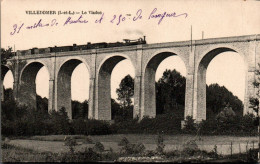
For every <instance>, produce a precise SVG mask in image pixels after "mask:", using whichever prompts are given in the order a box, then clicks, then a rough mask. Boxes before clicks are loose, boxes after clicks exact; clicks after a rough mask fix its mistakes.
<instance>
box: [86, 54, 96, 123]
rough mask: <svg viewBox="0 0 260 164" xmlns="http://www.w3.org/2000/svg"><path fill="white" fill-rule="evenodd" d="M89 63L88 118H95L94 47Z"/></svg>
mask: <svg viewBox="0 0 260 164" xmlns="http://www.w3.org/2000/svg"><path fill="white" fill-rule="evenodd" d="M91 51H92V54H91V65H90V70H89V75H90V78H89V100H88V119H97V116H96V114H97V113H96V112H97V109H96V103H97V102H96V101H97V99H96V87H97V86H96V85H97V83H96V59H97V52H96V50H95V49H93V50H91Z"/></svg>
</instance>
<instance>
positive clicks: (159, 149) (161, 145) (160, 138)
mask: <svg viewBox="0 0 260 164" xmlns="http://www.w3.org/2000/svg"><path fill="white" fill-rule="evenodd" d="M163 141H164V139H163V136H162V135H160V134H159V135H158V138H157V142H156V145H157V147H156V152H158V153H159V154H163V152H164V147H165V144H164V143H163Z"/></svg>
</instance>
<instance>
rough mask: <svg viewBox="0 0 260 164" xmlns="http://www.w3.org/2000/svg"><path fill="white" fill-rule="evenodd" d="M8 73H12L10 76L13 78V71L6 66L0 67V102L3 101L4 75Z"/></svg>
mask: <svg viewBox="0 0 260 164" xmlns="http://www.w3.org/2000/svg"><path fill="white" fill-rule="evenodd" d="M8 71H11V72H12V76H13V78H14V74H13V71H12V69H10V68H9V67H8V66H6V65H1V84H0V85H1V101H4V99H5V98H4V94H5V93H4V91H5V88H4V84H3V83H4V78H5V75H6V74H7V72H8Z"/></svg>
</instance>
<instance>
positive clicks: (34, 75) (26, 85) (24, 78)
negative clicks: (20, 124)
mask: <svg viewBox="0 0 260 164" xmlns="http://www.w3.org/2000/svg"><path fill="white" fill-rule="evenodd" d="M41 70H43V71H45V73H44V74H42V73H40V75H39V74H38V73H39V72H42V71H41ZM39 78H40V79H41V78H42V79H44V80H43V81H41V80H40V81H41V82H40V83H39V80H38V79H39ZM46 83H47V84H46ZM48 83H49V73H48V70H47V69H46V66H44V65H43V64H42V63H40V62H33V63H30V64H28V65H27V66H25V68H24V69H23V71H22V73H21V77H20V88H19V93H18V94H19V96H18V102H19V103H20V104H23V105H26V106H28V108H29V109H35V110H40V108H43V110H44V109H45V110H46V109H47V110H48V108H47V107H48V100H47V98H45V99H44V100H43V99H42V98H41V97H40V96H39V95H38V94H39V91H40V93H41V92H47V94H45V95H47V96H46V97H48V90H49V88H48ZM42 84H43V85H42ZM44 85H46V86H47V87H46V86H44ZM41 96H42V95H41ZM37 101H38V102H37ZM39 101H41V103H43V101H45V105H44V106H46V107H43V104H44V103H43V104H41V105H40V103H39ZM46 104H47V105H46Z"/></svg>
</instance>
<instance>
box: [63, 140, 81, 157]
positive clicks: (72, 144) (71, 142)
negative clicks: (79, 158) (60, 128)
mask: <svg viewBox="0 0 260 164" xmlns="http://www.w3.org/2000/svg"><path fill="white" fill-rule="evenodd" d="M64 141H65V146H68V147H69V149H70V152H71V153H74V151H75V146H77V145H78V144H77V141H76V139H74V138H72V137H65V140H64Z"/></svg>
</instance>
